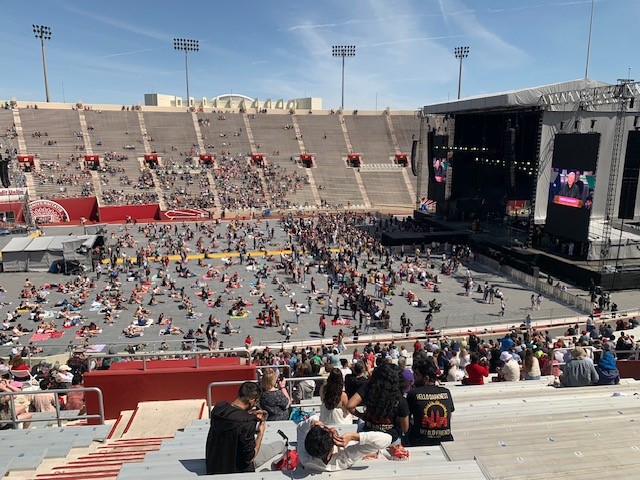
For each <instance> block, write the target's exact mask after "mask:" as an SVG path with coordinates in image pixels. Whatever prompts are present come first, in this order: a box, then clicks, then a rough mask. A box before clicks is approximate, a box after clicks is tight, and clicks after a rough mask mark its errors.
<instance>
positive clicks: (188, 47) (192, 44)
mask: <svg viewBox="0 0 640 480" xmlns="http://www.w3.org/2000/svg"><path fill="white" fill-rule="evenodd" d="M173 48H174V49H175V50H183V51H184V70H185V74H186V77H187V107H191V102H190V100H189V52H197V51H198V50H200V41H199V40H190V39H187V38H174V39H173Z"/></svg>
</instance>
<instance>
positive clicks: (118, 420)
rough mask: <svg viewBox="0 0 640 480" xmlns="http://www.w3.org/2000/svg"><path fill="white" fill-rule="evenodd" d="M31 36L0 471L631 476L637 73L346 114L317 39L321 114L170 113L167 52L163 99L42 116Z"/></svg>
mask: <svg viewBox="0 0 640 480" xmlns="http://www.w3.org/2000/svg"><path fill="white" fill-rule="evenodd" d="M46 28H48V27H43V26H38V25H34V33H35V34H36V38H38V39H39V40H41V41H42V56H43V67H44V68H45V88H46V101H34V100H22V99H19V98H7V99H6V100H4V99H3V100H2V102H0V132H1V133H2V138H1V139H0V143H1V144H2V151H1V154H2V157H1V159H0V180H1V181H2V184H3V187H4V188H2V189H0V213H1V215H2V218H1V220H2V226H1V229H0V252H1V265H2V273H1V274H0V307H1V311H0V315H1V316H2V321H3V328H2V330H0V472H1V473H2V477H5V476H6V478H9V479H39V480H67V479H69V480H72V479H73V480H80V479H105V480H111V479H113V480H116V479H117V480H125V479H146V478H149V479H150V478H169V479H187V478H198V477H203V478H224V479H229V480H231V479H245V478H249V479H285V478H295V479H302V478H306V477H309V476H318V477H320V478H337V479H350V480H356V479H369V478H389V477H391V476H393V477H397V478H402V479H414V478H415V479H418V478H433V479H439V478H447V479H450V478H456V479H458V478H460V479H487V480H489V479H538V478H539V479H542V478H549V477H554V478H578V477H580V478H582V477H583V476H584V475H585V474H586V472H588V473H589V474H592V475H602V476H610V477H613V478H616V479H618V478H620V479H626V478H629V479H631V478H637V467H638V463H639V462H640V457H638V451H640V449H639V444H638V439H639V436H638V430H637V427H636V415H637V414H638V413H640V405H639V404H638V399H640V396H639V395H638V394H639V392H640V389H639V387H638V385H639V384H638V379H640V353H639V351H640V345H639V344H638V343H637V342H636V340H635V339H636V338H637V336H638V334H639V333H640V323H639V321H638V320H637V317H638V315H640V306H638V301H637V293H636V292H637V288H638V285H639V284H638V272H640V253H638V252H639V251H640V236H639V235H638V233H637V228H638V223H637V219H638V213H637V212H638V210H639V207H640V199H639V198H638V195H637V190H638V176H639V175H640V148H639V147H640V135H639V134H638V132H639V131H640V104H639V103H638V101H639V100H640V83H637V82H634V81H633V80H631V79H622V80H620V81H618V82H617V83H607V82H601V81H596V80H592V79H590V78H587V76H586V75H585V78H583V79H579V80H571V81H564V82H560V83H553V84H548V85H542V86H537V87H530V88H525V89H517V90H510V91H506V92H497V93H486V94H482V95H477V96H471V97H465V98H460V83H459V84H458V89H459V90H458V92H459V93H458V99H456V100H449V101H446V102H444V101H442V102H430V103H427V104H424V105H421V106H420V107H418V108H416V109H413V110H400V109H399V110H395V109H393V108H385V109H382V110H378V109H377V97H376V109H365V108H357V109H354V108H348V109H346V108H344V62H345V57H349V56H353V55H355V48H356V47H355V46H337V47H333V50H332V52H333V53H332V55H333V57H338V58H339V59H340V60H341V61H342V81H343V85H342V101H341V107H340V108H333V109H332V108H323V99H321V98H319V97H307V96H306V92H305V96H304V97H301V98H293V99H277V100H272V99H259V98H254V97H251V96H249V95H244V94H239V93H237V92H236V93H224V94H220V95H214V96H213V97H212V98H205V97H202V98H199V99H196V98H193V97H191V96H190V93H189V76H188V75H189V74H188V66H187V65H188V64H187V63H186V61H187V55H188V54H187V52H195V51H198V48H199V47H198V43H197V41H195V40H186V39H174V48H175V49H176V50H179V51H183V52H184V54H185V67H186V74H187V75H186V78H187V95H186V98H182V97H180V96H176V95H169V94H162V93H147V94H145V95H144V102H143V103H137V104H134V105H130V104H129V105H127V104H125V105H123V104H113V103H89V102H83V101H76V102H71V103H68V102H65V101H63V102H52V101H49V100H50V99H49V89H48V85H47V83H46V82H47V74H46V67H45V62H44V56H45V51H44V41H45V40H48V39H50V30H49V31H47V30H46ZM47 35H49V38H47ZM465 48H466V50H464V49H462V48H461V49H458V48H456V53H455V56H456V59H458V60H459V61H460V64H459V65H460V76H461V74H462V60H463V58H466V55H468V53H469V50H468V47H465ZM365 81H366V80H364V79H363V83H364V82H365ZM459 82H460V78H459ZM245 93H249V92H245ZM318 422H320V423H319V424H318Z"/></svg>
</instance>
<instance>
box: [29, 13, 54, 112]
mask: <svg viewBox="0 0 640 480" xmlns="http://www.w3.org/2000/svg"><path fill="white" fill-rule="evenodd" d="M33 34H34V35H35V36H36V38H39V39H40V46H41V48H42V70H44V93H45V96H46V97H47V102H48V101H49V81H48V80H47V58H46V56H45V54H44V41H45V40H51V27H47V26H45V25H35V24H34V25H33Z"/></svg>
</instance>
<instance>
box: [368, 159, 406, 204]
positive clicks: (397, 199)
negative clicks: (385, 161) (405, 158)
mask: <svg viewBox="0 0 640 480" xmlns="http://www.w3.org/2000/svg"><path fill="white" fill-rule="evenodd" d="M360 176H361V177H362V182H363V183H364V187H365V189H366V190H367V195H368V196H369V200H370V201H371V203H372V204H373V205H410V204H411V202H412V201H413V199H412V198H411V195H410V194H409V190H408V189H407V185H406V184H405V181H404V178H403V176H402V170H400V169H399V168H395V169H394V168H390V169H389V171H388V172H384V171H367V170H366V169H360Z"/></svg>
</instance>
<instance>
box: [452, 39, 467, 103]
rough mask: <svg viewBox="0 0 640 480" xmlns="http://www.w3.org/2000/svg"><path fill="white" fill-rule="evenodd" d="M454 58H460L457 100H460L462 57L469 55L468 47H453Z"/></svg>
mask: <svg viewBox="0 0 640 480" xmlns="http://www.w3.org/2000/svg"><path fill="white" fill-rule="evenodd" d="M453 53H454V54H455V56H456V58H458V59H460V68H459V70H458V100H460V89H461V87H462V59H463V58H467V57H468V56H469V47H456V48H454V49H453Z"/></svg>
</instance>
